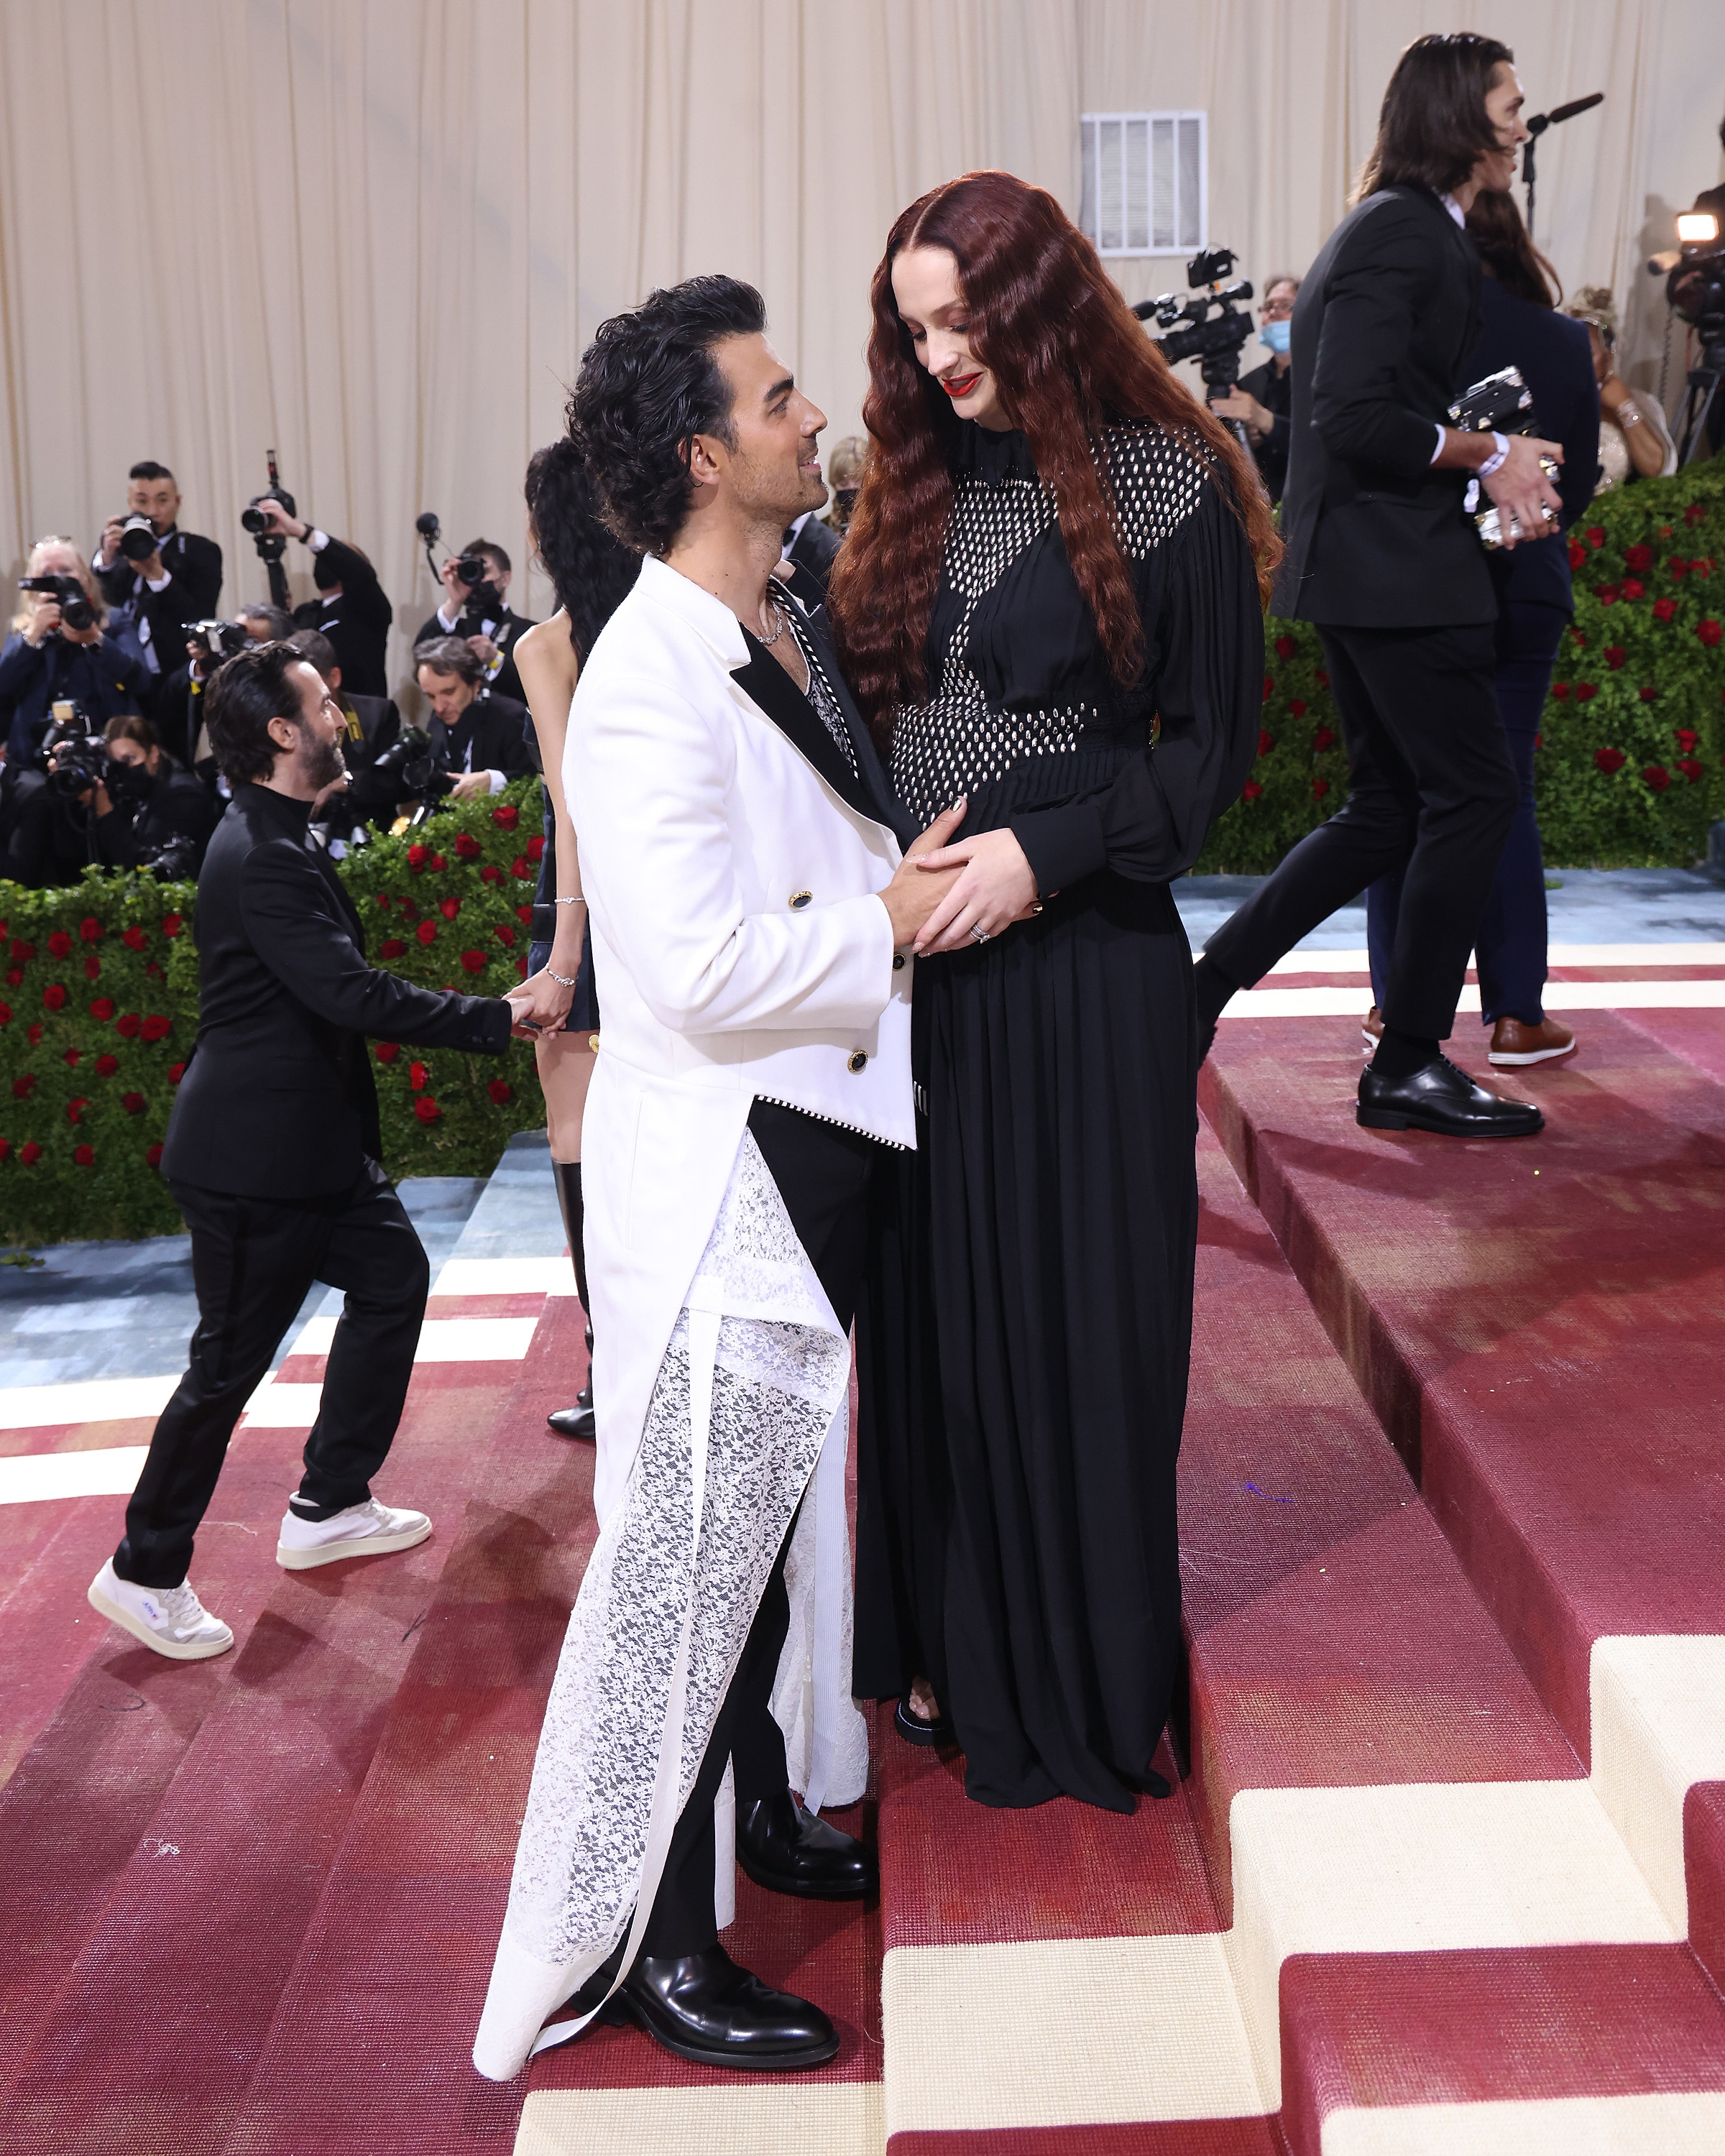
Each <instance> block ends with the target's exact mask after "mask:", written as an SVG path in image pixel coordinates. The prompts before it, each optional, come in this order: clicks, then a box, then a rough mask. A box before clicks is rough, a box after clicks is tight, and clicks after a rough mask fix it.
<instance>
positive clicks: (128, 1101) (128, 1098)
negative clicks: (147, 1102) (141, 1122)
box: [120, 1093, 144, 1116]
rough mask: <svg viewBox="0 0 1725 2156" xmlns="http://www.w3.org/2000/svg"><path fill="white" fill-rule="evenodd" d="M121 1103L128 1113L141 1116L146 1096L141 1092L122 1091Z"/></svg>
mask: <svg viewBox="0 0 1725 2156" xmlns="http://www.w3.org/2000/svg"><path fill="white" fill-rule="evenodd" d="M120 1105H121V1107H122V1108H124V1109H125V1111H126V1114H127V1115H129V1116H141V1115H142V1114H143V1112H144V1096H143V1095H142V1094H141V1093H122V1094H121V1096H120Z"/></svg>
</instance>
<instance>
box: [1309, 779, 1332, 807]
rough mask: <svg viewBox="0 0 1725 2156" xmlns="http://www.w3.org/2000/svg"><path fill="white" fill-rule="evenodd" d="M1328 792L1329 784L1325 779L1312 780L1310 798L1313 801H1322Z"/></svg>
mask: <svg viewBox="0 0 1725 2156" xmlns="http://www.w3.org/2000/svg"><path fill="white" fill-rule="evenodd" d="M1329 790H1330V782H1329V780H1328V779H1327V778H1314V779H1313V780H1312V799H1313V800H1314V801H1322V799H1323V798H1324V796H1325V794H1327V793H1328V792H1329Z"/></svg>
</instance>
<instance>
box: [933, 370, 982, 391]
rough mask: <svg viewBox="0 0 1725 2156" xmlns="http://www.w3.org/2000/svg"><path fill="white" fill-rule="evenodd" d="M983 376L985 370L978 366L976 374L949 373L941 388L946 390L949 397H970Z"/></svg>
mask: <svg viewBox="0 0 1725 2156" xmlns="http://www.w3.org/2000/svg"><path fill="white" fill-rule="evenodd" d="M982 378H983V371H982V369H981V367H978V369H977V371H976V372H975V373H974V374H952V375H948V376H947V379H946V380H945V381H944V382H942V384H941V388H942V389H944V390H945V391H946V393H947V396H948V397H968V396H969V394H970V393H971V391H972V390H973V389H974V388H976V386H977V384H978V382H980V381H981V380H982Z"/></svg>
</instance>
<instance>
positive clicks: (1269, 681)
mask: <svg viewBox="0 0 1725 2156" xmlns="http://www.w3.org/2000/svg"><path fill="white" fill-rule="evenodd" d="M1275 694H1276V676H1275V675H1273V674H1266V675H1265V676H1264V701H1265V702H1266V704H1267V703H1268V702H1269V701H1270V699H1271V697H1272V696H1274V695H1275Z"/></svg>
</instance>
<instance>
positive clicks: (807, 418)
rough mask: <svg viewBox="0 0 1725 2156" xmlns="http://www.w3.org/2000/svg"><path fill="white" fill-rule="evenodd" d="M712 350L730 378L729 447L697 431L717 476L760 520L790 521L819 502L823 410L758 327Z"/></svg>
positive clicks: (823, 497) (823, 494)
mask: <svg viewBox="0 0 1725 2156" xmlns="http://www.w3.org/2000/svg"><path fill="white" fill-rule="evenodd" d="M713 357H714V359H715V360H716V362H717V363H718V367H719V371H720V372H721V374H723V376H724V377H725V379H726V382H728V383H729V384H730V386H731V426H732V434H733V437H734V439H735V443H736V446H735V448H727V447H726V445H725V444H723V443H721V441H720V440H719V439H718V438H717V437H716V435H702V436H701V441H702V443H703V444H705V445H706V449H707V451H708V454H710V455H711V458H712V459H713V461H714V463H715V464H716V465H717V466H718V469H719V474H720V478H719V484H720V485H721V487H723V488H724V489H725V490H726V492H727V493H728V494H729V495H730V496H731V498H732V500H734V501H735V502H736V503H737V505H738V506H739V507H741V508H742V509H745V510H748V511H757V512H758V513H759V515H760V516H761V517H762V521H767V522H776V523H779V524H788V523H789V522H790V521H792V519H793V518H794V517H798V516H801V515H802V514H803V511H804V510H805V509H820V508H823V507H824V506H825V503H826V498H827V490H826V486H825V485H824V482H823V480H822V479H821V475H820V454H819V449H817V447H816V438H817V437H818V436H819V433H820V430H821V429H822V428H823V427H824V426H825V424H826V423H827V418H826V414H825V413H824V412H823V411H821V410H820V409H819V407H818V406H816V405H814V404H813V403H810V402H809V398H806V397H805V396H804V395H803V393H802V391H801V390H800V389H798V387H797V385H796V382H795V380H794V379H793V377H792V374H791V371H790V369H789V367H787V366H786V365H785V363H784V362H783V360H782V359H781V358H780V357H779V356H778V353H777V352H775V351H774V350H773V347H772V346H771V345H770V344H768V341H767V340H766V338H765V337H764V336H760V335H758V334H755V335H752V336H729V337H726V338H724V339H723V340H722V341H721V342H720V343H719V344H717V345H716V346H714V349H713Z"/></svg>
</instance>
